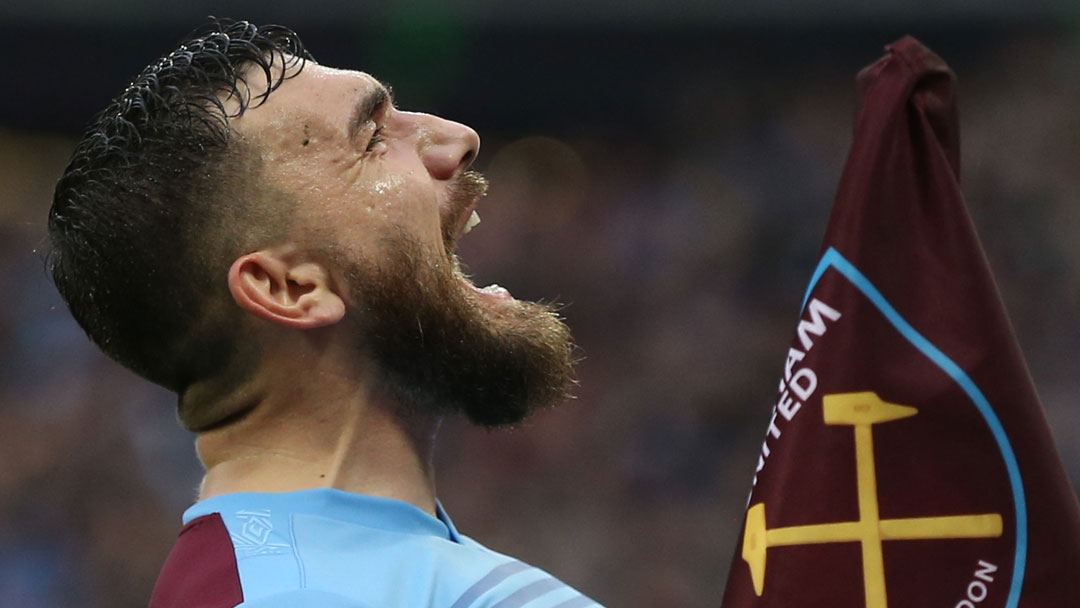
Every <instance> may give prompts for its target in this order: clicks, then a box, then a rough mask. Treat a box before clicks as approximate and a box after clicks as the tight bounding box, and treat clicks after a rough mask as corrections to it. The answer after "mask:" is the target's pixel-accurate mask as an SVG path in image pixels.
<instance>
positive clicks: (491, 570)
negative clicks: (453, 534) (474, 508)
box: [442, 537, 600, 608]
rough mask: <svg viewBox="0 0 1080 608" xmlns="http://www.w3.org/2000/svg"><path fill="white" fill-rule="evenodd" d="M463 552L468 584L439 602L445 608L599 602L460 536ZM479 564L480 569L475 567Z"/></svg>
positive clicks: (554, 607) (560, 607)
mask: <svg viewBox="0 0 1080 608" xmlns="http://www.w3.org/2000/svg"><path fill="white" fill-rule="evenodd" d="M462 540H463V541H464V542H463V546H461V551H462V552H463V553H468V554H471V557H472V560H470V561H472V562H473V564H472V565H473V566H474V568H473V569H472V572H471V573H470V574H471V576H466V577H463V578H466V579H467V580H468V584H467V585H464V586H463V587H461V588H459V590H458V592H457V593H455V594H454V596H453V597H452V598H446V599H445V600H444V603H443V604H442V605H445V606H448V607H449V608H488V607H494V606H522V607H528V608H532V607H534V606H535V607H536V608H540V607H544V608H549V607H550V608H588V607H595V608H599V606H600V605H599V604H598V603H596V602H595V601H593V600H592V599H590V598H588V597H586V596H585V595H583V594H582V593H580V592H579V591H577V590H576V589H574V588H573V587H571V586H569V585H567V584H566V583H564V582H562V581H561V580H559V579H557V578H555V577H554V576H552V575H551V574H549V573H548V572H546V571H544V570H541V569H540V568H536V567H534V566H530V565H528V564H526V563H524V562H521V561H518V560H516V559H513V558H511V557H507V556H505V555H502V554H500V553H497V552H495V551H492V550H490V549H487V548H486V547H484V546H482V545H480V544H479V543H476V542H475V541H473V540H472V539H469V538H467V537H465V538H463V539H462ZM481 564H482V570H480V571H477V570H476V569H475V566H478V565H481Z"/></svg>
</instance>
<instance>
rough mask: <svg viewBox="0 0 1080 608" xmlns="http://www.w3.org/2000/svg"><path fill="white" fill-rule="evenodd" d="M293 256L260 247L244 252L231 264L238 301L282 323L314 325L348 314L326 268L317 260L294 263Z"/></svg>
mask: <svg viewBox="0 0 1080 608" xmlns="http://www.w3.org/2000/svg"><path fill="white" fill-rule="evenodd" d="M288 257H289V256H283V255H281V254H278V253H275V252H272V251H256V252H254V253H248V254H245V255H242V256H240V257H239V258H237V259H236V261H235V262H233V264H232V266H231V267H230V268H229V278H228V282H229V292H230V293H231V294H232V297H233V300H235V301H236V303H237V305H238V306H240V307H241V308H243V309H244V310H246V311H248V312H250V313H251V314H253V315H255V316H256V317H259V318H260V319H264V320H266V321H270V322H272V323H277V324H279V325H285V326H287V327H293V328H296V329H314V328H316V327H324V326H326V325H333V324H334V323H337V322H338V321H340V320H341V319H342V318H343V317H344V316H345V303H344V301H342V299H341V297H340V296H338V295H337V294H336V293H335V292H334V291H333V290H332V289H331V286H330V284H329V281H330V279H329V274H328V273H327V272H326V269H325V268H324V267H323V266H321V265H319V264H315V263H311V262H303V263H299V264H297V263H291V262H290V260H289V259H288Z"/></svg>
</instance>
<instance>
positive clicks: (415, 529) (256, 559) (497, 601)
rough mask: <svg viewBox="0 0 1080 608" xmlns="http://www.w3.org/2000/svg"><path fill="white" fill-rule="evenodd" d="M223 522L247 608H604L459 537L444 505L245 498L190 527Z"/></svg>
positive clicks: (317, 496) (342, 496)
mask: <svg viewBox="0 0 1080 608" xmlns="http://www.w3.org/2000/svg"><path fill="white" fill-rule="evenodd" d="M214 514H218V515H219V516H220V518H221V521H222V522H223V523H224V527H225V530H227V532H228V538H229V539H230V540H231V541H232V548H233V549H234V551H235V556H236V571H237V573H238V574H239V586H240V590H241V592H242V598H243V602H242V603H241V604H239V605H240V606H241V608H309V607H310V608H422V607H432V608H517V607H519V606H521V607H527V608H586V607H596V606H599V604H597V603H596V602H594V601H592V600H590V599H589V598H587V597H585V596H583V595H582V594H581V593H579V592H577V591H576V590H574V589H572V588H570V587H568V586H567V585H565V584H564V583H562V582H561V581H559V580H557V579H555V578H554V577H552V576H551V575H550V574H548V573H546V572H544V571H543V570H540V569H537V568H533V567H532V566H528V565H526V564H524V563H522V562H519V561H517V560H515V559H513V558H510V557H507V556H505V555H501V554H499V553H496V552H494V551H491V550H489V549H487V548H485V547H483V546H481V545H480V544H479V543H477V542H475V541H473V540H472V539H470V538H468V537H465V536H462V535H460V534H458V532H457V530H456V529H455V528H454V524H453V523H452V522H451V521H450V518H449V517H447V515H446V513H445V512H444V511H443V510H442V506H441V505H439V506H438V508H437V517H432V516H431V515H429V514H427V513H425V512H424V511H422V510H421V509H418V508H417V507H415V506H413V505H410V504H408V503H405V502H401V501H397V500H390V499H385V498H375V497H371V496H362V495H358V494H350V493H347V492H342V491H339V490H331V489H320V490H305V491H300V492H290V493H284V494H269V493H239V494H227V495H223V496H217V497H214V498H210V499H208V500H205V501H202V502H200V503H198V504H196V505H194V506H192V507H191V508H190V509H188V510H187V512H185V513H184V523H185V524H186V525H191V524H192V523H193V522H197V520H200V518H207V516H212V515H214ZM215 519H216V518H215ZM222 538H224V535H222Z"/></svg>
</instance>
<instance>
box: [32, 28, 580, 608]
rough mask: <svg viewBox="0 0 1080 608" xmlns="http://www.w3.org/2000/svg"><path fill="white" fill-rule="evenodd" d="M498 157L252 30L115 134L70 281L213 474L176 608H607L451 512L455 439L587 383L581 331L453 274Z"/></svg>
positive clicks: (168, 603)
mask: <svg viewBox="0 0 1080 608" xmlns="http://www.w3.org/2000/svg"><path fill="white" fill-rule="evenodd" d="M478 149H479V139H478V137H477V135H476V133H475V132H474V131H473V130H471V129H469V128H468V127H465V126H463V125H460V124H457V123H454V122H450V121H447V120H443V119H441V118H438V117H435V116H430V115H426V114H417V113H411V112H405V111H402V110H399V109H397V108H396V107H394V104H393V99H392V97H391V94H390V91H389V90H388V89H387V87H386V86H385V85H383V84H382V83H380V82H379V81H377V80H376V79H375V78H373V77H371V76H369V75H367V74H364V73H362V72H354V71H345V70H338V69H333V68H329V67H326V66H322V65H319V64H317V63H315V62H314V60H313V59H312V58H311V56H310V55H309V54H308V53H307V51H306V50H305V49H304V47H303V45H302V43H301V42H300V39H299V38H298V37H297V36H296V34H294V33H293V32H292V31H290V30H288V29H286V28H282V27H277V26H266V27H256V26H254V25H251V24H250V23H246V22H235V23H234V22H223V21H216V22H214V23H212V24H210V25H208V26H206V27H204V28H202V29H201V30H197V31H196V33H195V34H193V35H192V36H191V37H189V38H188V39H187V41H185V42H184V43H183V44H181V45H180V47H179V48H177V49H176V50H175V51H173V52H172V53H170V54H169V55H167V56H165V57H164V58H162V59H161V60H160V61H158V62H157V63H155V64H152V65H150V66H149V67H147V68H146V69H145V70H144V71H143V72H142V73H141V74H140V75H139V76H138V77H137V78H136V79H135V80H134V81H133V82H132V83H131V85H130V86H128V87H127V89H126V90H125V91H124V92H123V93H122V94H121V95H120V96H119V97H117V98H116V99H115V100H114V101H113V102H112V103H111V104H110V105H109V106H108V107H107V108H106V109H105V110H104V111H103V112H102V113H101V114H100V115H99V116H98V117H97V118H96V119H95V121H94V123H93V124H92V125H91V127H90V128H89V130H88V131H87V133H86V135H85V137H84V138H83V140H82V141H81V142H80V143H79V144H78V147H77V148H76V150H75V153H74V155H73V157H72V160H71V163H70V165H69V166H68V168H67V170H66V171H65V173H64V176H63V177H62V178H61V180H60V182H59V183H58V185H57V188H56V195H55V199H54V202H53V206H52V209H51V211H50V214H49V234H50V237H51V240H52V243H53V251H52V254H51V257H50V269H51V272H52V275H53V278H54V280H55V283H56V285H57V287H58V289H59V291H60V292H61V294H62V295H63V296H64V298H65V300H66V301H67V302H68V305H69V308H70V309H71V312H72V314H73V315H74V317H75V318H76V319H77V320H78V322H79V324H80V325H81V326H82V327H83V328H84V329H85V330H86V332H87V334H88V335H89V336H90V338H91V339H92V340H93V341H94V342H95V343H96V344H97V345H98V346H100V347H101V349H102V350H103V351H104V352H105V353H106V354H108V355H109V356H111V357H112V358H114V359H116V360H117V361H119V362H121V363H123V364H124V365H126V366H127V367H129V368H130V369H132V370H133V371H135V372H136V373H138V374H140V375H142V376H144V377H145V378H147V379H149V380H151V381H153V382H156V383H158V384H160V385H162V386H165V387H167V388H169V389H171V390H173V391H175V392H176V393H177V394H178V396H179V400H178V412H179V419H180V421H181V423H182V424H183V426H184V427H185V428H187V429H189V430H191V431H194V432H195V433H197V434H198V439H197V442H196V448H197V451H198V455H199V458H200V459H201V461H202V462H203V464H204V466H205V467H206V476H205V478H204V480H203V483H202V486H201V495H200V497H199V501H198V502H197V503H196V504H195V505H194V506H192V507H191V508H190V509H189V510H188V511H187V512H186V513H185V514H184V526H183V528H182V530H181V532H180V536H179V539H178V541H177V544H176V546H175V548H174V549H173V552H172V553H171V555H170V557H169V559H168V561H167V562H166V564H165V566H164V568H163V570H162V574H161V577H160V579H159V581H158V584H157V586H156V587H155V590H154V594H153V598H152V600H151V604H150V605H151V607H152V608H190V607H193V606H199V607H201V608H218V607H220V608H224V607H233V606H238V605H239V606H244V607H246V608H271V607H281V608H304V607H315V606H318V607H320V608H334V607H342V608H344V607H367V608H386V607H390V606H402V607H406V606H409V607H412V606H416V607H419V606H440V607H443V606H445V607H448V608H450V607H452V608H466V607H483V606H500V607H510V606H529V607H534V608H541V607H555V606H558V607H561V608H576V607H583V606H593V605H595V602H593V601H592V600H590V599H588V598H586V597H585V596H583V595H581V594H580V593H578V592H577V591H575V590H573V589H571V588H569V587H567V586H566V585H565V584H563V583H561V582H559V581H558V580H556V579H554V578H552V577H551V576H550V575H548V574H547V573H545V572H543V571H541V570H538V569H536V568H532V567H530V566H527V565H525V564H522V563H521V562H518V561H516V560H513V559H511V558H509V557H506V556H503V555H500V554H497V553H494V552H492V551H490V550H488V549H485V548H483V547H482V546H480V545H479V544H477V543H476V542H474V541H472V540H470V539H468V538H467V537H464V536H462V535H460V534H458V532H457V531H456V530H455V529H454V525H453V524H452V523H451V521H450V519H449V518H448V517H447V515H446V513H445V512H443V510H442V508H441V506H440V505H439V503H438V502H437V500H436V494H435V484H434V476H433V471H432V448H433V442H434V438H435V434H436V431H437V429H438V427H439V423H440V421H441V420H442V418H443V417H444V416H446V415H448V414H453V413H458V412H460V413H462V414H464V415H465V416H466V417H468V419H469V420H471V421H472V422H474V423H476V424H479V425H483V426H487V427H497V426H501V425H507V424H513V423H515V422H519V421H521V420H522V419H523V418H524V417H525V416H526V415H527V414H528V413H529V412H530V411H532V410H535V409H536V408H539V407H544V406H548V405H552V404H554V403H556V402H558V401H560V400H561V399H563V398H564V397H565V396H566V394H567V391H568V389H569V387H570V386H571V385H572V383H573V379H572V378H573V374H572V367H573V346H572V343H571V341H570V335H569V332H568V330H567V328H566V326H565V325H564V324H563V323H562V322H561V321H560V320H559V318H558V317H557V315H556V314H555V313H554V312H553V311H552V310H550V309H548V308H546V307H543V306H541V305H538V304H534V303H529V302H522V301H518V300H515V299H514V298H513V297H512V296H510V294H509V293H508V292H507V291H506V290H504V289H502V288H500V287H498V286H490V287H487V288H484V289H478V288H476V287H475V286H473V284H472V283H471V282H470V281H469V280H468V279H467V278H466V277H465V275H464V274H463V273H462V271H461V269H460V267H459V264H458V261H457V258H456V257H455V255H454V250H455V245H456V243H457V240H458V239H459V238H460V237H461V236H462V234H463V233H465V232H467V231H468V230H469V229H470V228H471V227H472V226H473V225H474V224H475V223H476V222H477V221H478V219H479V218H478V216H477V215H476V213H475V211H474V207H475V206H476V204H477V201H478V200H479V199H480V197H482V196H483V194H484V191H485V189H486V182H485V180H484V178H483V177H481V176H480V175H479V174H477V173H475V172H471V171H469V170H468V167H469V165H470V164H471V162H472V161H473V159H474V158H475V157H476V154H477V151H478Z"/></svg>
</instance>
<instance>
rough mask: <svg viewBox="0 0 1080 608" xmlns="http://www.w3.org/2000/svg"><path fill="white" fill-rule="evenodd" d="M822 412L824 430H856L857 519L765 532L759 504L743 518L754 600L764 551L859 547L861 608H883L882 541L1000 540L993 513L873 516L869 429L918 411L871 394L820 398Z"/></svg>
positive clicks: (762, 570)
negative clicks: (844, 545)
mask: <svg viewBox="0 0 1080 608" xmlns="http://www.w3.org/2000/svg"><path fill="white" fill-rule="evenodd" d="M822 409H823V411H824V416H825V424H832V425H837V424H844V425H850V426H853V427H855V470H856V477H857V483H858V495H859V519H858V520H857V521H847V522H839V523H830V524H814V525H808V526H789V527H786V528H772V529H769V528H766V526H765V504H764V503H758V504H756V505H754V506H752V507H750V509H749V510H748V511H747V513H746V530H745V533H744V535H743V548H742V558H743V559H744V560H746V563H747V564H748V565H749V566H750V576H751V578H752V579H753V582H754V592H755V593H756V594H757V595H759V596H760V595H761V594H762V593H763V592H764V589H765V555H766V551H767V550H768V548H769V547H782V546H785V545H810V544H820V543H842V542H858V543H860V544H861V545H862V570H863V588H864V590H865V592H866V608H887V599H886V593H885V564H884V561H883V559H882V551H881V543H882V541H886V540H919V539H943V538H996V537H999V536H1001V530H1002V523H1001V515H1000V514H998V513H981V514H976V515H952V516H945V517H911V518H902V519H881V517H880V515H879V514H878V495H877V473H876V471H875V468H874V439H873V434H872V432H871V427H872V426H873V425H874V424H880V423H884V422H891V421H893V420H900V419H903V418H908V417H911V416H914V415H915V414H917V413H918V410H917V409H915V408H913V407H909V406H906V405H896V404H893V403H887V402H885V401H882V400H881V398H880V397H878V396H877V394H876V393H873V392H861V393H840V394H833V395H825V397H824V398H823V399H822Z"/></svg>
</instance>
